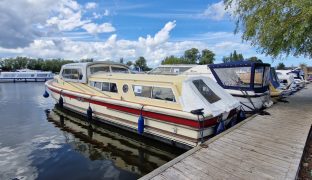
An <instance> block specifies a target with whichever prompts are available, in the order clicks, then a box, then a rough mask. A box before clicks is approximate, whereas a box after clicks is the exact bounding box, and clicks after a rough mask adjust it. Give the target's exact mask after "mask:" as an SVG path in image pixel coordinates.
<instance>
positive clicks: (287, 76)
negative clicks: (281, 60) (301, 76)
mask: <svg viewBox="0 0 312 180" xmlns="http://www.w3.org/2000/svg"><path fill="white" fill-rule="evenodd" d="M290 72H291V70H276V74H277V77H278V79H279V80H280V83H281V84H283V85H284V86H285V87H286V89H291V90H292V92H296V91H298V90H299V89H301V88H302V87H303V82H302V81H300V80H297V82H296V80H295V77H294V74H293V73H290Z"/></svg>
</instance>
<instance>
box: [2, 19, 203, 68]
mask: <svg viewBox="0 0 312 180" xmlns="http://www.w3.org/2000/svg"><path fill="white" fill-rule="evenodd" d="M95 26H96V25H95ZM175 26H176V22H175V21H171V22H168V23H166V24H165V26H164V27H163V28H162V29H161V30H160V31H159V32H157V33H156V34H155V35H154V36H151V35H147V36H146V37H139V38H138V39H137V40H125V39H118V38H117V35H116V34H113V35H111V36H110V37H109V38H108V39H107V40H106V41H103V42H102V41H101V42H84V41H73V40H70V39H69V38H59V39H38V40H35V41H34V42H33V43H31V44H30V45H29V46H28V47H26V48H23V49H21V50H20V51H18V52H12V51H11V53H15V54H16V55H21V56H30V57H43V58H54V57H58V58H65V59H81V58H94V59H97V60H107V59H110V60H118V59H119V58H121V57H123V58H124V59H125V60H134V59H136V58H138V57H139V56H144V57H145V58H146V59H147V61H148V62H147V63H148V65H149V66H152V67H155V66H157V65H158V64H159V63H160V62H161V60H162V59H164V58H165V57H166V56H169V55H178V56H179V55H182V54H183V52H184V51H185V50H186V49H189V48H192V47H195V48H198V49H204V48H207V44H205V43H203V42H199V41H182V42H170V41H169V38H170V32H171V31H172V30H173V29H174V28H175ZM0 52H1V49H0ZM2 52H3V53H10V52H8V51H7V52H6V49H2Z"/></svg>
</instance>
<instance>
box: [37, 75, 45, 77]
mask: <svg viewBox="0 0 312 180" xmlns="http://www.w3.org/2000/svg"><path fill="white" fill-rule="evenodd" d="M37 77H47V74H37Z"/></svg>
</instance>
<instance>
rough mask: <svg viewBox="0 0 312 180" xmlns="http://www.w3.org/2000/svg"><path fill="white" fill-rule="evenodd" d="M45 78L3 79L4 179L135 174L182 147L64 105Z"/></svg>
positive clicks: (0, 156) (0, 148)
mask: <svg viewBox="0 0 312 180" xmlns="http://www.w3.org/2000/svg"><path fill="white" fill-rule="evenodd" d="M43 92H44V84H43V83H0V123H1V124H0V179H23V180H24V179H45V180H46V179H137V178H139V177H141V176H143V175H144V174H147V173H148V172H150V171H152V170H154V169H155V168H157V167H159V166H161V165H163V164H164V163H166V162H168V161H170V160H171V159H173V158H175V157H177V156H178V155H180V154H182V153H183V152H184V151H183V150H181V149H177V148H173V147H171V146H168V145H165V144H163V143H159V142H156V141H153V140H150V139H146V138H143V137H141V136H139V135H137V134H135V133H130V132H127V131H124V130H120V129H118V128H115V127H112V126H109V125H105V124H103V123H96V122H94V123H89V122H87V121H86V120H85V119H86V118H84V117H82V116H78V115H76V114H74V113H71V112H69V111H65V110H61V109H59V108H58V107H56V106H55V105H54V102H53V101H52V99H51V98H47V99H45V98H43V97H42V94H43Z"/></svg>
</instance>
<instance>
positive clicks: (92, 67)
mask: <svg viewBox="0 0 312 180" xmlns="http://www.w3.org/2000/svg"><path fill="white" fill-rule="evenodd" d="M46 86H47V88H48V89H49V91H50V93H51V97H52V98H53V99H54V100H55V101H56V102H57V103H58V104H59V105H60V106H61V107H62V106H63V107H65V108H67V109H69V110H72V111H74V112H77V113H80V114H86V115H87V117H88V118H89V119H92V118H95V119H98V120H100V121H103V122H105V123H109V124H112V125H115V126H118V127H120V128H124V129H127V130H130V131H138V132H139V133H140V134H143V135H145V136H148V137H151V138H154V139H157V140H161V141H164V142H167V143H170V144H173V145H178V146H179V145H181V146H182V147H183V146H187V147H193V146H196V145H198V144H200V142H201V140H202V138H203V139H206V138H208V137H211V136H212V135H213V134H215V132H216V131H215V128H216V127H219V126H218V125H220V123H221V124H227V123H228V122H230V120H231V119H233V118H234V117H235V116H236V114H237V110H238V107H239V105H240V104H239V102H238V101H237V100H236V99H235V98H233V97H232V96H231V95H230V94H228V93H227V92H226V91H225V90H224V89H222V88H221V87H220V86H219V85H218V84H217V83H215V82H214V81H213V80H211V79H210V78H208V77H206V76H202V75H197V76H187V75H181V76H165V75H147V74H131V72H130V70H129V69H128V67H127V66H125V65H123V64H119V63H114V62H105V61H104V62H103V61H102V62H93V63H74V64H66V65H64V66H63V67H62V70H61V72H60V75H59V76H55V77H54V79H53V80H49V81H47V82H46ZM45 94H46V93H45ZM45 97H48V95H47V94H46V96H45ZM142 123H143V124H142Z"/></svg>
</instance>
